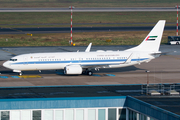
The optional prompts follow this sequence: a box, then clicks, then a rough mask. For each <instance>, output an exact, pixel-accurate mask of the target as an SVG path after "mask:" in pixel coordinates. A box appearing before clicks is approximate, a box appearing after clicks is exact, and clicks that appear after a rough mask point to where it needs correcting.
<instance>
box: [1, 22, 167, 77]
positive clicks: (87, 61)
mask: <svg viewBox="0 0 180 120" xmlns="http://www.w3.org/2000/svg"><path fill="white" fill-rule="evenodd" d="M165 22H166V21H165V20H159V21H158V23H157V24H156V25H155V26H154V28H153V29H152V30H151V32H150V33H149V34H148V35H147V36H146V37H145V39H144V40H143V41H142V43H141V44H140V45H138V46H136V47H134V48H131V49H127V50H125V51H102V50H98V51H96V52H90V48H91V43H90V45H89V46H88V47H87V49H86V50H85V52H56V53H33V54H22V55H18V56H15V57H13V58H11V59H10V60H8V61H6V62H5V63H4V64H3V66H4V67H6V68H9V69H12V70H13V72H18V73H19V74H20V75H22V71H30V70H39V71H40V70H59V69H63V70H64V74H82V73H85V74H87V75H92V74H93V73H92V71H91V70H92V69H95V70H99V68H118V67H126V66H131V65H135V64H140V63H142V62H149V61H151V60H152V59H154V58H156V57H159V56H160V55H161V52H160V51H159V46H160V43H161V38H162V34H163V31H164V26H165Z"/></svg>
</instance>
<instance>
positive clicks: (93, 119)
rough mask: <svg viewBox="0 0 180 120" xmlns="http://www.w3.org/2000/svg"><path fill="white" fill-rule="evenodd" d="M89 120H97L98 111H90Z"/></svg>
mask: <svg viewBox="0 0 180 120" xmlns="http://www.w3.org/2000/svg"><path fill="white" fill-rule="evenodd" d="M88 120H96V110H95V109H89V110H88Z"/></svg>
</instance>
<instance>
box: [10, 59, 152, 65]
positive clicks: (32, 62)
mask: <svg viewBox="0 0 180 120" xmlns="http://www.w3.org/2000/svg"><path fill="white" fill-rule="evenodd" d="M147 59H149V58H141V59H131V61H143V60H147ZM126 60H127V59H113V60H67V61H31V62H16V63H11V65H14V64H54V63H83V64H84V63H86V64H87V63H94V62H99V63H101V62H125V61H126Z"/></svg>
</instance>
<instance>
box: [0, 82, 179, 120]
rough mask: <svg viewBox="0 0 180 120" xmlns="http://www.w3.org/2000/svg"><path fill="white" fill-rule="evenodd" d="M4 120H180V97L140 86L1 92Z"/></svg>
mask: <svg viewBox="0 0 180 120" xmlns="http://www.w3.org/2000/svg"><path fill="white" fill-rule="evenodd" d="M0 91H1V92H0V98H1V99H0V111H1V112H0V114H1V115H0V116H1V117H0V118H1V120H180V96H179V95H177V96H170V95H164V96H163V95H158V96H150V95H146V94H142V87H141V85H102V86H101V85H96V86H95V85H94V86H88V85H87V86H53V87H52V86H49V87H47V86H44V87H8V88H1V89H0Z"/></svg>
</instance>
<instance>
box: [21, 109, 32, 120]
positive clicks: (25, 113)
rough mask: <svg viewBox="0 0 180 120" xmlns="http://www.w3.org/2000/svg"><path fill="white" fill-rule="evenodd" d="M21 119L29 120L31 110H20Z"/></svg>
mask: <svg viewBox="0 0 180 120" xmlns="http://www.w3.org/2000/svg"><path fill="white" fill-rule="evenodd" d="M21 120H31V111H30V110H22V111H21Z"/></svg>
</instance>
